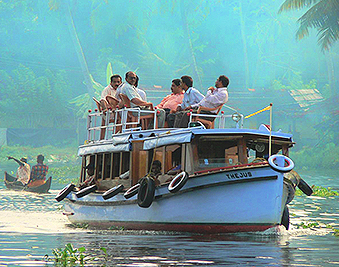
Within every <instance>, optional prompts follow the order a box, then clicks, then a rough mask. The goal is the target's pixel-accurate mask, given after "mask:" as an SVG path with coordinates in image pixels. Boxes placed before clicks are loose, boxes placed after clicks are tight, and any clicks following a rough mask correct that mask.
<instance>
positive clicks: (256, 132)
mask: <svg viewBox="0 0 339 267" xmlns="http://www.w3.org/2000/svg"><path fill="white" fill-rule="evenodd" d="M193 135H194V136H204V135H232V136H234V135H239V136H241V135H251V136H258V137H269V135H270V132H269V130H268V129H267V128H266V127H259V129H243V128H242V129H238V128H229V129H204V128H203V127H191V128H185V129H174V128H173V129H169V128H162V129H155V130H154V129H152V130H141V131H131V132H127V133H121V134H116V135H114V136H113V137H112V139H109V140H100V141H94V142H91V143H89V144H86V145H82V146H80V147H79V150H78V155H79V156H82V155H88V154H94V153H103V152H127V151H130V150H131V143H132V141H138V140H139V141H140V140H142V141H144V147H143V148H144V149H145V150H149V149H152V148H154V147H160V146H164V145H170V144H182V143H189V142H190V141H191V140H192V136H193ZM271 136H272V138H274V139H281V140H282V141H289V142H292V135H291V134H287V133H283V132H281V131H277V132H274V131H272V132H271Z"/></svg>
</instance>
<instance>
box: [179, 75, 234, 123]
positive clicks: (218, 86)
mask: <svg viewBox="0 0 339 267" xmlns="http://www.w3.org/2000/svg"><path fill="white" fill-rule="evenodd" d="M228 84H229V79H228V78H227V77H226V76H225V75H220V76H219V78H218V79H217V80H216V82H215V88H214V87H212V86H211V87H209V88H208V91H207V94H206V96H205V97H204V98H203V99H202V100H201V101H200V102H199V103H196V104H192V105H189V106H187V107H186V108H185V109H184V110H185V111H186V114H185V116H182V118H181V120H180V122H179V123H178V125H179V127H180V128H187V126H188V122H189V116H187V112H190V111H191V110H192V111H193V112H194V113H196V112H197V110H198V108H199V107H200V106H201V107H205V108H210V109H215V110H211V111H205V110H201V112H200V113H201V114H208V115H216V114H217V112H218V110H217V108H218V107H219V106H220V105H223V104H225V103H226V102H227V101H228V92H227V86H228ZM202 117H203V116H202ZM203 118H204V120H208V121H214V119H215V118H214V117H203Z"/></svg>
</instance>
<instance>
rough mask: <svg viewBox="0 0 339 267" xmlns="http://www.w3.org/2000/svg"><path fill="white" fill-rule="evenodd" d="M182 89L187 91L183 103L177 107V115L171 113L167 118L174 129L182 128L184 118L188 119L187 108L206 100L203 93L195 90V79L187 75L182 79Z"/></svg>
mask: <svg viewBox="0 0 339 267" xmlns="http://www.w3.org/2000/svg"><path fill="white" fill-rule="evenodd" d="M181 87H182V89H183V90H184V91H185V93H184V99H183V101H182V103H181V104H179V105H178V106H177V110H176V113H171V114H169V115H168V117H167V121H168V125H169V126H171V125H172V124H173V125H174V128H178V127H180V122H181V119H182V117H183V116H186V117H187V114H186V113H187V111H186V108H187V107H189V106H191V105H194V104H197V103H199V102H200V101H201V100H202V99H203V98H204V95H203V94H202V93H200V92H199V91H198V90H197V89H195V88H193V79H192V77H190V76H187V75H185V76H182V77H181ZM173 122H174V123H173ZM186 127H187V126H186Z"/></svg>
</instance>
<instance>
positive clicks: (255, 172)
mask: <svg viewBox="0 0 339 267" xmlns="http://www.w3.org/2000/svg"><path fill="white" fill-rule="evenodd" d="M283 179H284V178H283V174H282V173H280V172H276V171H274V170H272V169H271V168H270V167H269V166H264V167H262V166H261V167H252V168H244V169H240V170H222V171H218V172H213V173H209V174H204V175H199V176H194V177H191V178H189V179H188V181H187V183H186V184H185V186H184V187H183V188H182V189H181V190H180V191H179V192H177V193H170V192H169V191H168V189H167V186H166V185H163V186H160V187H158V188H156V191H155V199H154V201H153V203H152V205H151V206H150V207H149V208H141V207H139V206H138V204H137V196H134V197H132V198H130V199H128V200H126V199H125V198H124V197H123V194H122V193H120V194H118V195H116V196H114V197H113V198H111V199H109V200H104V199H103V198H102V195H101V194H97V193H92V194H89V195H87V196H84V197H83V198H81V199H78V198H77V197H76V195H75V193H74V192H71V193H70V194H69V195H68V196H67V198H66V199H65V214H66V215H68V218H69V220H70V221H71V222H72V223H86V224H89V225H93V226H96V227H105V228H107V227H112V226H113V227H123V228H124V229H145V230H165V231H187V232H200V233H223V232H242V231H245V232H246V231H263V230H266V229H268V228H271V227H274V226H276V225H279V224H280V223H281V218H282V213H283V210H284V207H285V204H286V201H287V198H288V192H287V189H286V186H283Z"/></svg>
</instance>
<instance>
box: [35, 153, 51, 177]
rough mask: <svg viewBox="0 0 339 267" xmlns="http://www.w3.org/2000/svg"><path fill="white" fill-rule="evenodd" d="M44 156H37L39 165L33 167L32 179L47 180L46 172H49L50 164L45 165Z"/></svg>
mask: <svg viewBox="0 0 339 267" xmlns="http://www.w3.org/2000/svg"><path fill="white" fill-rule="evenodd" d="M44 159H45V158H44V156H43V155H38V156H37V162H38V164H37V165H34V166H33V167H32V171H31V181H36V180H46V174H47V172H48V166H47V165H44Z"/></svg>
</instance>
